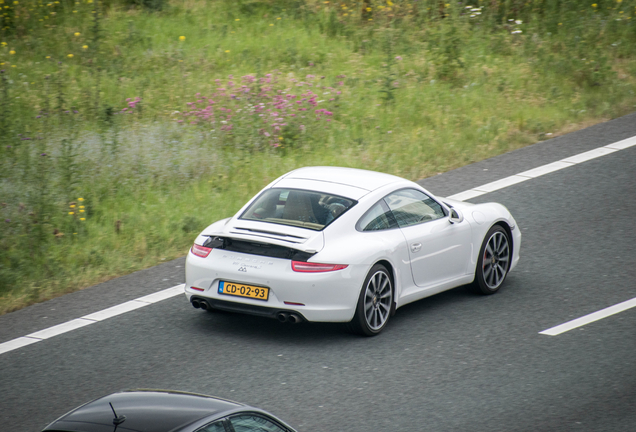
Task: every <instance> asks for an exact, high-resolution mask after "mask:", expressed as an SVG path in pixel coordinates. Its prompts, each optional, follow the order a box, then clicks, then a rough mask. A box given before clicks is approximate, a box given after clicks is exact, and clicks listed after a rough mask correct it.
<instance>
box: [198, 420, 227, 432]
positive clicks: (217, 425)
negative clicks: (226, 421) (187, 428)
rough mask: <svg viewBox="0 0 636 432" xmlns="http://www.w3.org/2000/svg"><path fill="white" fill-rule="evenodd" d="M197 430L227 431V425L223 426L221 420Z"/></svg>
mask: <svg viewBox="0 0 636 432" xmlns="http://www.w3.org/2000/svg"><path fill="white" fill-rule="evenodd" d="M197 432H225V426H223V420H219V421H216V422H214V423H212V424H209V425H207V426H206V427H204V428H203V429H199V430H198V431H197Z"/></svg>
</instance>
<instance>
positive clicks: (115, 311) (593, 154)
mask: <svg viewBox="0 0 636 432" xmlns="http://www.w3.org/2000/svg"><path fill="white" fill-rule="evenodd" d="M634 145H636V136H633V137H631V138H627V139H624V140H622V141H618V142H615V143H613V144H609V145H606V146H603V147H598V148H596V149H594V150H590V151H587V152H584V153H580V154H577V155H574V156H571V157H568V158H565V159H562V160H560V161H556V162H552V163H549V164H547V165H542V166H540V167H537V168H533V169H531V170H528V171H524V172H522V173H519V174H515V175H512V176H510V177H505V178H503V179H500V180H497V181H494V182H491V183H487V184H484V185H481V186H477V187H475V188H472V189H469V190H467V191H464V192H460V193H458V194H455V195H451V196H449V197H448V198H451V199H456V200H458V201H464V200H468V199H471V198H475V197H478V196H481V195H485V194H487V193H490V192H494V191H496V190H500V189H503V188H507V187H508V186H512V185H515V184H518V183H521V182H524V181H527V180H531V179H534V178H537V177H540V176H542V175H546V174H549V173H552V172H555V171H558V170H561V169H564V168H568V167H571V166H574V165H577V164H580V163H583V162H587V161H589V160H592V159H595V158H598V157H601V156H605V155H608V154H611V153H614V152H616V151H619V150H624V149H626V148H629V147H632V146H634ZM184 287H185V285H184V284H181V285H176V286H174V287H172V288H168V289H166V290H163V291H159V292H156V293H153V294H149V295H147V296H144V297H139V298H137V299H135V300H130V301H128V302H125V303H122V304H119V305H116V306H113V307H110V308H107V309H104V310H101V311H98V312H94V313H92V314H89V315H86V316H83V317H81V318H77V319H73V320H71V321H67V322H65V323H62V324H58V325H56V326H53V327H49V328H46V329H44V330H40V331H37V332H35V333H31V334H28V335H26V336H23V337H19V338H16V339H12V340H10V341H7V342H4V343H0V354H4V353H6V352H9V351H13V350H16V349H19V348H22V347H25V346H27V345H31V344H33V343H36V342H40V341H43V340H46V339H49V338H52V337H54V336H58V335H61V334H64V333H67V332H70V331H73V330H76V329H78V328H82V327H85V326H87V325H91V324H94V323H96V322H100V321H103V320H105V319H108V318H112V317H115V316H118V315H121V314H124V313H126V312H130V311H133V310H136V309H139V308H142V307H145V306H149V305H151V304H153V303H157V302H160V301H162V300H166V299H169V298H171V297H175V296H177V295H179V294H182V293H183V291H184ZM634 306H636V299H632V300H628V301H626V302H623V303H620V304H618V305H615V306H611V307H609V308H606V309H603V310H601V311H598V312H594V313H593V314H590V315H586V316H584V317H581V318H578V319H576V320H573V321H569V322H567V323H564V324H561V325H560V326H556V327H553V328H551V329H548V330H544V331H542V332H540V334H547V335H551V336H556V335H558V334H561V333H563V332H566V331H568V330H571V329H573V328H576V327H580V326H582V325H585V324H588V323H590V322H593V321H597V320H599V319H602V318H605V317H607V316H610V315H613V314H615V313H619V312H622V311H624V310H626V309H629V308H631V307H634ZM607 311H609V312H607ZM590 317H591V318H590Z"/></svg>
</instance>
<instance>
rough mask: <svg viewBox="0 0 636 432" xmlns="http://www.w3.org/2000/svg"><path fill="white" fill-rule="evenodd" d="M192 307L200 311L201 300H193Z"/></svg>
mask: <svg viewBox="0 0 636 432" xmlns="http://www.w3.org/2000/svg"><path fill="white" fill-rule="evenodd" d="M192 306H194V308H195V309H199V308H200V307H201V303H200V302H199V300H197V299H194V300H192Z"/></svg>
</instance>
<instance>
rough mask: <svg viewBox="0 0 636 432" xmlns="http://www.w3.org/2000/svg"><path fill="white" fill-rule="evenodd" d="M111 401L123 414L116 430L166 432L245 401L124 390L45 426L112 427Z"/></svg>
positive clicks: (89, 431) (63, 428)
mask: <svg viewBox="0 0 636 432" xmlns="http://www.w3.org/2000/svg"><path fill="white" fill-rule="evenodd" d="M109 403H110V404H112V405H113V407H114V408H115V411H116V412H117V415H118V416H126V420H125V421H124V422H123V423H121V424H119V426H118V427H117V431H120V432H125V431H139V432H169V431H175V430H179V429H181V428H182V427H184V426H186V425H188V424H190V423H193V422H195V421H197V420H200V419H202V418H204V417H208V416H213V415H214V414H217V415H218V416H219V417H221V416H222V415H221V413H224V412H228V411H233V410H236V409H237V408H240V407H244V406H245V405H243V404H240V403H238V402H232V401H228V400H225V399H220V398H215V397H212V396H206V395H199V394H194V393H184V392H176V391H167V390H127V391H122V392H119V393H113V394H111V395H108V396H104V397H102V398H99V399H96V400H94V401H92V402H89V403H87V404H85V405H82V406H81V407H79V408H77V409H75V410H73V411H71V412H70V413H68V414H66V415H64V416H63V417H60V418H59V419H58V420H56V421H55V422H53V423H51V424H50V425H49V426H48V427H47V428H46V429H45V430H47V431H48V430H51V431H53V430H55V431H58V430H59V431H82V432H93V431H95V432H101V431H112V430H113V429H114V425H113V419H114V417H115V416H114V415H113V411H112V410H111V408H110V405H109Z"/></svg>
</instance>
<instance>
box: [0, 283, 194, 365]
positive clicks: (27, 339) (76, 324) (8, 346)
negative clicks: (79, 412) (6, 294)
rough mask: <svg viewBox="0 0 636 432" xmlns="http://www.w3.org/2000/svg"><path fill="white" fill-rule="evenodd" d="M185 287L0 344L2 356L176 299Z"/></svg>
mask: <svg viewBox="0 0 636 432" xmlns="http://www.w3.org/2000/svg"><path fill="white" fill-rule="evenodd" d="M184 287H185V284H180V285H176V286H173V287H172V288H168V289H165V290H162V291H158V292H156V293H152V294H149V295H146V296H143V297H139V298H137V299H135V300H130V301H128V302H126V303H122V304H119V305H115V306H112V307H109V308H106V309H103V310H101V311H98V312H95V313H92V314H89V315H85V316H83V317H82V318H77V319H74V320H70V321H67V322H64V323H62V324H58V325H55V326H53V327H49V328H45V329H44V330H40V331H37V332H35V333H31V334H29V335H27V336H24V337H19V338H16V339H12V340H10V341H7V342H3V343H0V354H4V353H6V352H9V351H13V350H15V349H18V348H22V347H25V346H27V345H31V344H32V343H35V342H40V341H42V340H44V339H49V338H52V337H54V336H58V335H61V334H63V333H66V332H70V331H72V330H76V329H78V328H82V327H85V326H87V325H90V324H95V323H96V322H99V321H103V320H105V319H108V318H112V317H114V316H117V315H121V314H123V313H126V312H130V311H133V310H135V309H139V308H142V307H144V306H149V305H151V304H153V303H157V302H160V301H162V300H166V299H169V298H172V297H175V296H177V295H179V294H183V290H184Z"/></svg>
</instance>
